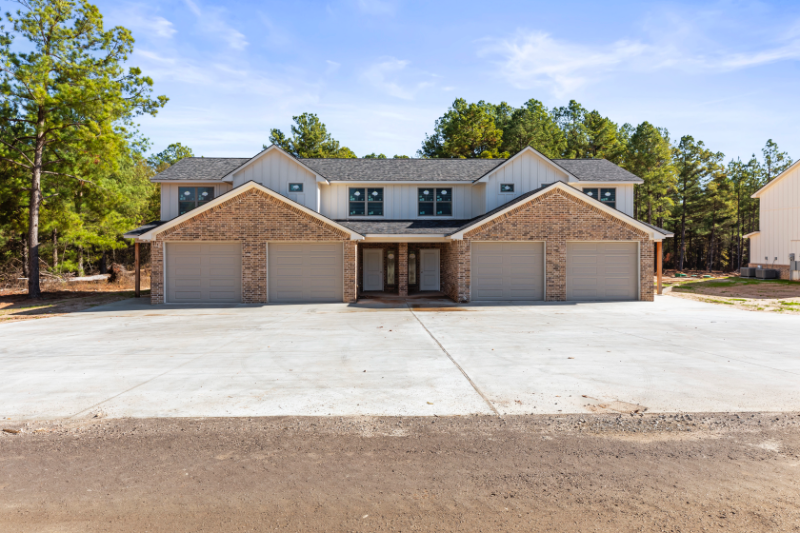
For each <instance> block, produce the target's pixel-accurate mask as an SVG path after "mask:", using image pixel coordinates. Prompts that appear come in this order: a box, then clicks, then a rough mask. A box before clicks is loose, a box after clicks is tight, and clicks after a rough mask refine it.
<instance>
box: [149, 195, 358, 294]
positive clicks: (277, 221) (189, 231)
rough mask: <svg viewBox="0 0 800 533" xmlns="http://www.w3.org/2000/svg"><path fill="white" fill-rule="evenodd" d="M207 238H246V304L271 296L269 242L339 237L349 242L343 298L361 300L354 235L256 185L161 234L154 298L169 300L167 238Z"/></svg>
mask: <svg viewBox="0 0 800 533" xmlns="http://www.w3.org/2000/svg"><path fill="white" fill-rule="evenodd" d="M202 241H216V242H223V241H232V242H240V243H241V245H242V301H243V302H244V303H266V301H267V255H266V249H267V248H266V246H267V243H268V242H271V241H273V242H274V241H283V242H291V241H296V242H331V241H340V242H342V243H343V245H344V253H343V257H344V278H345V279H344V301H345V302H354V301H355V300H356V272H357V267H356V242H355V241H351V240H350V235H349V234H348V233H347V232H345V231H342V230H340V229H338V228H336V227H334V226H331V225H329V224H326V223H325V222H324V221H323V220H320V219H318V218H316V217H313V216H311V215H309V214H307V213H305V212H304V211H302V210H300V209H297V208H295V207H293V206H292V205H290V204H288V203H286V202H283V201H282V200H280V199H278V198H276V197H274V196H271V195H269V194H267V193H265V192H263V191H260V190H258V189H256V188H251V189H248V190H245V191H242V192H241V193H239V194H236V195H234V196H233V197H232V198H230V199H229V200H226V201H224V202H222V203H220V204H219V205H216V206H213V207H211V208H209V209H207V210H205V211H202V212H200V213H198V214H197V215H196V216H194V217H191V218H189V219H188V220H186V221H184V222H182V223H180V224H178V225H176V226H173V227H171V228H169V229H167V230H165V231H163V232H161V233H159V234H157V235H156V237H155V239H154V240H153V242H152V248H151V270H152V274H151V282H150V286H151V293H150V294H151V296H150V298H151V301H152V303H154V304H161V303H164V289H165V287H164V243H165V242H167V243H169V242H202Z"/></svg>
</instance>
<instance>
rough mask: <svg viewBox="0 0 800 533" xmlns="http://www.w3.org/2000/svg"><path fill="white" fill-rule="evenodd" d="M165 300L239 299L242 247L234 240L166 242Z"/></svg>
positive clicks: (216, 300)
mask: <svg viewBox="0 0 800 533" xmlns="http://www.w3.org/2000/svg"><path fill="white" fill-rule="evenodd" d="M166 261H167V279H166V282H167V290H166V297H167V303H171V304H178V303H239V302H241V301H242V247H241V245H240V244H239V243H238V242H236V243H225V244H217V243H214V244H211V243H167V244H166Z"/></svg>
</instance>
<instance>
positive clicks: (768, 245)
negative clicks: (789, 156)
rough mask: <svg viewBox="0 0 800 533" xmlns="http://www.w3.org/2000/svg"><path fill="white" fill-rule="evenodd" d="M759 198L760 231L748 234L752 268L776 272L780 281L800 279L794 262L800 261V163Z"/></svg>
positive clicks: (762, 191)
mask: <svg viewBox="0 0 800 533" xmlns="http://www.w3.org/2000/svg"><path fill="white" fill-rule="evenodd" d="M752 198H758V210H759V212H758V225H759V230H758V231H754V232H753V233H748V234H747V235H745V238H747V239H750V266H751V267H755V268H762V267H763V268H774V269H776V270H778V271H779V272H780V277H781V279H794V280H798V278H800V273H798V269H797V268H795V269H794V270H792V266H794V267H797V266H798V265H797V263H795V264H794V265H792V264H791V261H792V259H791V258H792V257H794V261H800V161H797V162H795V163H794V164H793V165H792V166H790V167H789V168H787V169H786V170H785V171H783V172H781V173H780V174H779V175H778V176H776V177H775V179H773V180H772V181H770V182H769V183H767V184H766V185H764V186H763V187H761V188H760V189H759V190H757V191H756V192H755V193H753V195H752Z"/></svg>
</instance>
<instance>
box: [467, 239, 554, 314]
mask: <svg viewBox="0 0 800 533" xmlns="http://www.w3.org/2000/svg"><path fill="white" fill-rule="evenodd" d="M543 299H544V244H543V243H541V242H474V243H472V300H473V301H492V300H495V301H497V300H527V301H531V300H543Z"/></svg>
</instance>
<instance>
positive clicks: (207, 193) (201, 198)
mask: <svg viewBox="0 0 800 533" xmlns="http://www.w3.org/2000/svg"><path fill="white" fill-rule="evenodd" d="M213 199H214V187H198V188H197V204H198V205H203V204H204V203H206V202H210V201H211V200H213Z"/></svg>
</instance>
